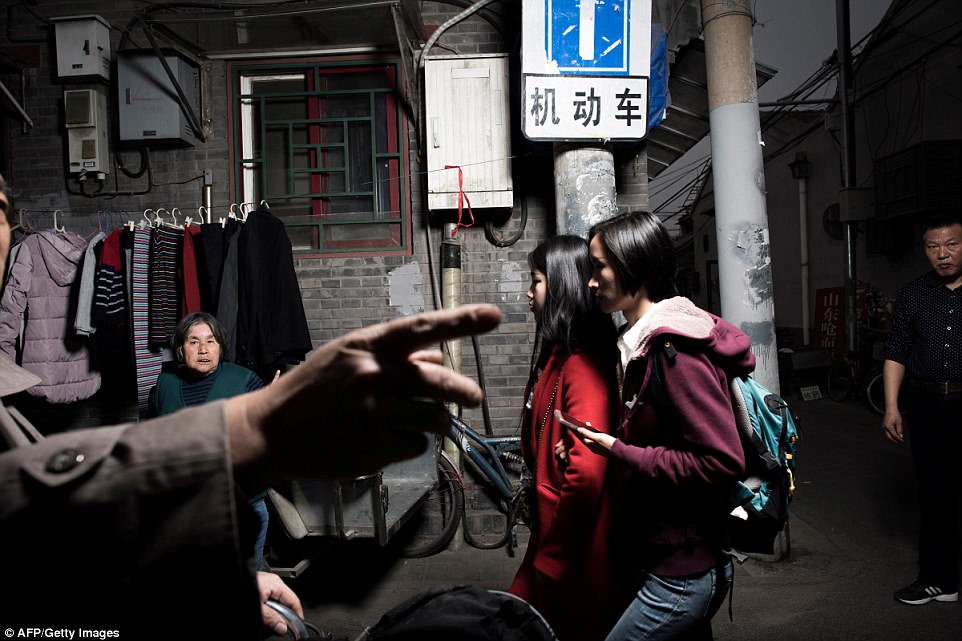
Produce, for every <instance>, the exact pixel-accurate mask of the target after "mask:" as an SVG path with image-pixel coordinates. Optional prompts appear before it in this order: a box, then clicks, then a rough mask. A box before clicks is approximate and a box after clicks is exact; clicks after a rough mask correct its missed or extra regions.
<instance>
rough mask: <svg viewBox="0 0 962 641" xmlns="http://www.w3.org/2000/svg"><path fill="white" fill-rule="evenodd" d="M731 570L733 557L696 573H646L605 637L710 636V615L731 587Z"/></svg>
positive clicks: (624, 640)
mask: <svg viewBox="0 0 962 641" xmlns="http://www.w3.org/2000/svg"><path fill="white" fill-rule="evenodd" d="M732 571H733V568H732V562H731V560H730V559H725V560H724V561H723V562H722V564H721V565H719V566H718V567H716V568H712V569H711V570H709V571H708V572H705V573H704V574H696V575H695V576H685V577H672V576H655V575H654V574H646V575H645V581H644V583H643V584H642V586H641V589H640V590H638V593H637V594H636V595H635V598H634V599H633V600H632V602H631V604H630V605H629V606H628V608H627V609H626V610H625V612H624V614H622V615H621V618H620V619H619V620H618V623H616V624H615V627H614V628H612V629H611V632H609V633H608V638H607V639H606V641H642V640H645V641H667V640H668V639H686V640H688V639H691V640H697V641H708V640H710V639H711V638H712V633H711V618H712V617H713V616H715V613H716V612H718V608H720V607H721V605H722V603H723V602H724V601H725V596H726V595H727V594H728V591H729V590H730V589H731V584H732Z"/></svg>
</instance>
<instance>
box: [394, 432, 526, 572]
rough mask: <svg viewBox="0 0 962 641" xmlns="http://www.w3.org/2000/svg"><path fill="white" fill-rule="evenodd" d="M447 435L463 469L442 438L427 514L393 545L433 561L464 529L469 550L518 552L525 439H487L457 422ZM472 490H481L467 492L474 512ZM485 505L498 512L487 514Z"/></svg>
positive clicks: (418, 517)
mask: <svg viewBox="0 0 962 641" xmlns="http://www.w3.org/2000/svg"><path fill="white" fill-rule="evenodd" d="M447 436H448V439H450V441H451V442H453V443H454V444H455V445H456V446H457V448H458V449H459V450H460V451H461V452H462V453H463V455H464V456H462V457H460V458H461V462H462V465H461V466H459V465H455V464H454V463H453V462H452V461H451V460H450V458H448V455H447V454H446V453H445V452H444V451H443V449H442V448H441V446H440V441H441V439H438V441H439V442H438V446H437V449H436V452H437V464H438V482H437V484H436V485H435V486H434V488H433V489H432V490H431V491H430V492H428V493H427V495H426V496H425V498H424V501H423V504H422V506H421V509H420V510H418V511H416V512H415V513H413V514H412V516H411V517H410V518H409V520H408V522H407V523H406V524H405V525H404V526H403V527H402V528H401V530H400V531H399V532H398V533H397V534H395V535H394V538H393V539H392V544H393V545H396V546H398V552H399V554H400V555H401V556H404V557H408V558H421V557H426V556H431V555H433V554H437V553H438V552H440V551H442V550H444V549H445V548H447V547H448V545H449V544H450V543H451V540H452V539H453V538H454V535H455V533H456V532H457V530H458V526H459V525H461V526H462V532H463V536H464V540H465V541H466V542H467V543H468V544H469V545H471V546H473V547H476V548H480V549H495V548H500V547H507V549H508V552H509V553H512V552H513V550H514V548H515V547H517V538H516V530H515V528H516V527H517V521H518V511H519V509H520V505H521V499H520V494H521V490H520V488H521V478H522V476H523V475H524V462H523V460H522V457H521V439H520V437H518V436H502V437H492V436H483V435H482V434H480V433H478V432H477V431H475V430H474V429H472V428H471V426H469V425H468V424H467V423H465V422H464V421H462V420H461V419H459V418H456V417H452V418H451V424H450V427H449V429H448V435H447ZM462 467H463V469H462ZM471 480H477V481H478V484H476V485H475V484H471V483H470V481H471ZM466 489H468V490H475V489H479V490H480V492H474V491H469V492H467V495H468V497H469V499H468V501H469V502H470V509H467V508H466V499H465V495H466V492H465V490H466ZM483 503H486V504H487V506H490V507H491V508H493V509H485V507H486V506H485V505H484V504H483ZM473 516H479V517H481V518H479V519H473V518H472V517H473ZM475 521H476V522H475Z"/></svg>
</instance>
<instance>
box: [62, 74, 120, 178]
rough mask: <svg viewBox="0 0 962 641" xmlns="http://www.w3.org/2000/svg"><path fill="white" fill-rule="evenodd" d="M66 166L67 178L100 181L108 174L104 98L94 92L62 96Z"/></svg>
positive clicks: (105, 97)
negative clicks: (70, 176)
mask: <svg viewBox="0 0 962 641" xmlns="http://www.w3.org/2000/svg"><path fill="white" fill-rule="evenodd" d="M63 102H64V117H65V120H66V122H65V124H66V127H67V165H68V170H69V171H70V173H71V174H78V175H80V176H83V177H84V179H86V177H87V176H88V175H89V176H93V177H94V178H95V179H97V180H103V178H104V176H105V175H106V174H109V173H110V150H109V148H108V133H109V131H110V129H109V123H108V122H107V96H106V94H105V93H104V92H103V91H102V90H97V89H72V90H68V91H64V92H63Z"/></svg>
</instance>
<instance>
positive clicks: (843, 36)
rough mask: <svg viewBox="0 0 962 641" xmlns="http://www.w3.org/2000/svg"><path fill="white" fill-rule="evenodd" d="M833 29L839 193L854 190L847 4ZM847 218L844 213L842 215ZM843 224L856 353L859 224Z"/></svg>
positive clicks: (848, 321)
mask: <svg viewBox="0 0 962 641" xmlns="http://www.w3.org/2000/svg"><path fill="white" fill-rule="evenodd" d="M835 29H836V38H837V39H838V45H837V50H838V97H839V98H840V102H841V105H842V126H841V134H842V136H841V137H842V145H841V146H842V189H843V191H844V190H847V189H852V188H853V187H855V110H854V109H853V108H852V101H851V96H850V93H849V92H850V91H851V89H852V39H851V34H850V29H849V4H848V0H835ZM845 213H846V214H847V212H845ZM842 220H843V221H844V224H845V345H846V348H847V349H848V351H849V352H850V353H853V354H854V353H856V352H858V319H857V318H856V316H857V312H856V309H855V296H856V282H857V279H856V273H857V272H856V266H855V251H856V243H855V241H856V238H857V237H858V228H857V227H856V225H857V224H858V223H857V222H856V221H853V220H850V219H849V217H848V216H847V215H843V217H842Z"/></svg>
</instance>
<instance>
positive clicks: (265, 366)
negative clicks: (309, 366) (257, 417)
mask: <svg viewBox="0 0 962 641" xmlns="http://www.w3.org/2000/svg"><path fill="white" fill-rule="evenodd" d="M237 249H238V251H237V272H238V274H237V275H238V309H237V341H236V344H237V358H236V362H238V363H241V364H243V365H245V366H247V367H248V368H250V369H252V370H254V371H255V372H257V373H259V374H261V378H263V379H264V380H271V379H272V378H273V370H275V369H283V368H284V366H285V365H287V364H288V363H291V362H296V361H301V360H304V357H305V356H306V355H307V353H308V352H309V351H311V347H312V346H311V336H310V333H309V332H308V329H307V318H306V317H305V316H304V304H303V302H302V300H301V290H300V287H299V285H298V283H297V274H296V273H295V271H294V252H293V250H292V249H291V241H290V239H289V238H288V237H287V231H286V230H285V228H284V223H282V222H281V221H280V220H278V219H277V218H275V217H274V216H273V215H272V214H271V213H270V212H269V211H268V210H267V209H266V208H265V207H260V208H258V209H257V210H256V211H253V212H251V213H250V214H249V215H248V216H247V221H246V222H245V223H244V224H243V226H242V228H241V231H240V234H239V237H238V247H237Z"/></svg>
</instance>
